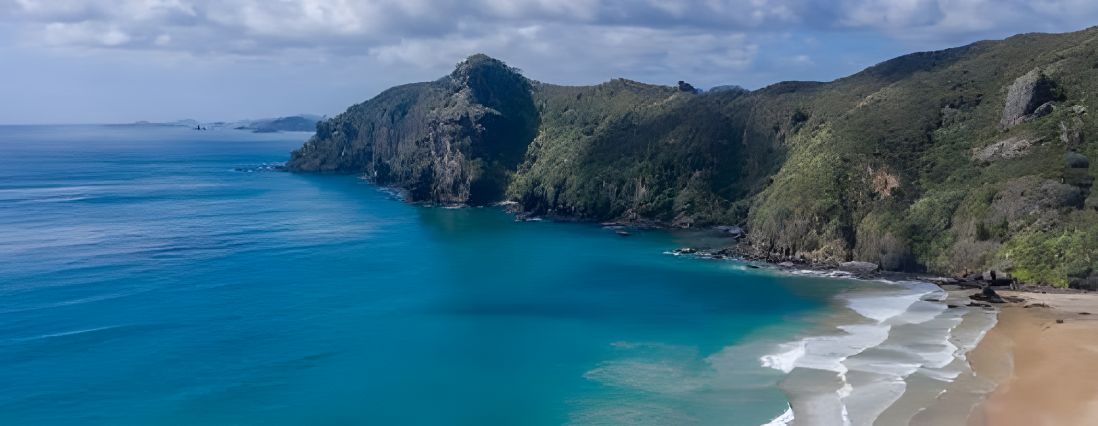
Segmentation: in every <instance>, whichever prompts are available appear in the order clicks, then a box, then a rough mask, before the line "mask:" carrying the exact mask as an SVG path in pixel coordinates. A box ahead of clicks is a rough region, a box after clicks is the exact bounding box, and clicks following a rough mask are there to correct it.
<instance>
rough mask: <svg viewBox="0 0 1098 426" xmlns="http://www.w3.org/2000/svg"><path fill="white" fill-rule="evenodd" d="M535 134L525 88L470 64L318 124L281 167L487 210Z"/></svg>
mask: <svg viewBox="0 0 1098 426" xmlns="http://www.w3.org/2000/svg"><path fill="white" fill-rule="evenodd" d="M536 132H537V110H536V108H535V107H534V103H533V99H532V97H531V88H530V83H529V81H527V80H526V78H525V77H523V76H522V75H520V74H519V73H518V72H517V71H516V70H514V69H512V68H510V67H508V66H506V65H505V64H504V63H503V62H500V61H498V60H495V59H492V58H489V57H487V56H484V55H474V56H472V57H470V58H469V59H467V60H465V61H464V62H462V63H461V64H459V65H458V66H457V68H456V69H455V70H454V72H453V73H451V74H450V75H449V76H447V77H445V78H443V79H441V80H438V81H434V82H429V83H419V84H412V85H406V86H400V87H396V88H393V89H390V90H388V91H385V92H383V93H382V94H380V95H378V96H377V97H375V98H373V99H371V100H369V101H366V102H364V103H362V104H359V105H356V106H353V107H351V108H350V109H348V110H347V112H345V113H343V114H340V115H339V116H336V117H335V118H332V119H331V120H328V121H324V122H321V123H320V124H319V125H318V126H317V133H316V135H315V136H314V137H313V138H312V139H310V140H309V141H308V142H306V143H305V145H304V146H302V147H301V148H300V149H298V150H297V151H294V152H293V154H292V155H291V157H290V161H289V162H288V163H287V165H286V167H287V168H288V169H289V170H293V171H329V172H344V173H359V174H362V175H363V176H364V177H366V178H367V179H369V180H371V181H373V182H376V183H378V184H382V185H395V186H399V187H401V188H404V189H406V190H407V192H408V194H409V196H410V197H411V199H412V200H413V201H432V202H440V203H454V204H463V203H470V204H486V203H491V202H495V201H499V200H501V199H502V198H503V195H504V191H505V189H506V187H507V183H508V179H509V175H510V174H511V173H512V172H513V171H514V169H515V168H516V167H517V166H518V164H519V162H521V161H522V158H523V155H524V154H525V152H526V147H527V145H529V143H530V141H531V140H533V138H534V134H535V133H536Z"/></svg>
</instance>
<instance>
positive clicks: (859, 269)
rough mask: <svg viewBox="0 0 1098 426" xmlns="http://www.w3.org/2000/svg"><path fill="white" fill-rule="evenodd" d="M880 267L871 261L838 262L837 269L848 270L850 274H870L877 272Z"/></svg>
mask: <svg viewBox="0 0 1098 426" xmlns="http://www.w3.org/2000/svg"><path fill="white" fill-rule="evenodd" d="M878 269H880V267H879V266H878V265H877V264H876V263H871V262H858V261H853V262H843V263H840V264H839V270H840V271H844V272H850V273H852V274H871V273H874V272H877V270H878Z"/></svg>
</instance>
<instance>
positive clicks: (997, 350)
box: [968, 291, 1098, 426]
mask: <svg viewBox="0 0 1098 426" xmlns="http://www.w3.org/2000/svg"><path fill="white" fill-rule="evenodd" d="M1000 294H1001V295H1003V296H1017V297H1021V298H1023V299H1025V302H1024V303H1017V304H1010V305H1008V306H1004V307H1002V309H1001V311H1000V314H999V321H998V323H997V324H996V326H995V327H994V328H992V330H991V331H990V332H988V334H987V336H985V338H984V339H983V340H982V341H981V342H980V344H979V345H978V346H977V348H976V349H975V350H974V351H973V352H972V353H971V354H970V357H969V361H970V362H971V364H972V367H973V369H974V370H975V371H976V374H977V375H979V376H981V377H983V378H985V379H987V380H991V381H993V382H996V383H998V386H997V387H996V388H995V390H994V391H992V392H991V394H990V395H988V397H987V399H986V400H985V401H984V402H983V403H982V404H980V405H979V406H977V407H976V408H975V410H973V412H972V413H971V416H970V417H969V420H968V424H969V425H970V426H980V425H990V426H999V425H1007V426H1010V425H1027V426H1033V425H1084V424H1098V318H1096V317H1098V295H1094V294H1039V293H1019V292H1010V291H1002V292H1000ZM1035 303H1043V304H1047V305H1048V306H1049V307H1047V308H1046V307H1030V308H1026V307H1024V306H1026V305H1032V304H1035ZM1084 313H1094V314H1095V315H1086V314H1084ZM1057 320H1063V322H1062V323H1057Z"/></svg>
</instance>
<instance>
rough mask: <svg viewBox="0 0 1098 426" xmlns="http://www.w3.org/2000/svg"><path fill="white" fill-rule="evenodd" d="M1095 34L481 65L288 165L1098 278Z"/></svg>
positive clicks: (425, 188) (338, 124)
mask: <svg viewBox="0 0 1098 426" xmlns="http://www.w3.org/2000/svg"><path fill="white" fill-rule="evenodd" d="M1096 37H1098V29H1089V30H1085V31H1081V32H1076V33H1069V34H1056V35H1050V34H1026V35H1019V36H1015V37H1011V38H1009V39H1006V40H1002V41H986V42H979V43H975V44H972V45H968V46H965V47H960V48H955V49H948V50H943V51H938V52H927V53H916V54H911V55H907V56H903V57H900V58H896V59H893V60H890V61H887V62H884V63H881V64H879V65H876V66H874V67H871V68H868V69H866V70H865V71H862V72H860V73H858V74H855V75H852V76H850V77H846V78H843V79H839V80H836V81H833V82H829V83H815V82H785V83H778V84H775V85H773V86H770V87H766V88H763V89H760V90H756V91H746V90H742V89H739V88H736V87H723V88H721V89H720V90H711V91H708V92H698V91H696V90H694V89H693V87H690V86H689V85H688V84H685V83H683V84H679V85H678V86H677V87H667V86H654V85H647V84H642V83H637V82H632V81H627V80H614V81H610V82H608V83H604V84H600V85H597V86H590V87H566V86H556V85H551V84H545V83H540V82H534V81H530V80H527V79H525V78H524V77H522V76H521V74H520V73H519V72H518V70H515V69H513V68H509V67H507V66H506V65H504V64H503V63H502V62H500V61H498V60H495V59H491V58H488V57H486V56H483V55H476V56H473V57H470V58H469V59H468V60H466V61H464V62H462V63H461V64H459V65H458V67H457V69H456V70H455V71H454V73H452V74H451V75H450V76H447V77H445V78H443V79H441V80H438V81H435V82H429V83H418V84H413V85H407V86H401V87H397V88H393V89H390V90H388V91H386V92H384V93H382V94H381V95H379V96H377V97H376V98H374V99H371V100H369V101H367V102H364V103H362V104H359V105H355V106H353V107H351V108H350V109H348V110H347V112H345V113H343V114H341V115H339V116H337V117H335V118H332V119H330V120H327V121H324V122H321V123H320V124H319V125H318V126H317V135H316V136H315V137H314V138H313V139H312V140H310V141H309V142H308V143H306V144H305V146H303V147H302V148H301V149H300V150H298V151H295V152H294V153H293V155H292V158H291V160H290V162H289V163H288V167H289V168H290V169H292V170H303V171H337V172H348V173H362V174H364V175H365V176H367V177H368V178H370V179H373V180H374V181H376V182H378V183H381V184H388V185H397V186H400V187H403V188H405V189H407V190H408V193H409V197H410V198H411V199H413V200H416V201H433V202H443V203H474V204H477V203H488V202H493V201H501V200H513V201H517V202H518V203H519V206H520V207H521V208H522V209H524V210H525V211H526V212H529V213H531V214H547V215H557V216H567V217H576V218H581V219H590V220H610V219H613V220H631V221H655V222H659V223H664V224H667V225H672V226H681V227H690V226H706V225H714V224H739V225H743V226H744V227H745V228H747V229H748V231H749V245H748V247H749V249H750V250H751V251H754V252H755V253H757V254H760V255H764V256H769V257H771V258H774V259H778V258H794V259H804V260H809V261H815V262H837V261H843V260H850V259H859V260H867V261H871V262H875V263H879V264H880V265H882V266H883V267H884V268H887V269H894V270H930V271H934V272H939V273H958V274H959V273H964V272H967V271H982V270H985V269H988V268H994V269H998V270H1002V271H1010V272H1011V273H1013V274H1014V276H1016V277H1018V278H1019V279H1022V280H1025V281H1028V282H1043V283H1050V284H1056V285H1068V284H1076V285H1092V286H1093V285H1096V284H1098V210H1096V209H1098V196H1096V195H1095V194H1094V192H1093V191H1091V185H1092V182H1093V180H1094V174H1095V171H1094V170H1093V169H1092V168H1091V167H1090V164H1089V159H1090V158H1095V156H1096V155H1098V143H1095V142H1093V141H1092V139H1093V138H1092V137H1091V136H1090V135H1095V134H1096V133H1095V131H1096V130H1098V129H1096V128H1095V126H1096V124H1095V122H1094V120H1093V118H1091V116H1090V115H1089V114H1088V112H1087V111H1088V110H1091V109H1093V108H1094V107H1095V105H1093V104H1094V103H1095V102H1096V101H1098V100H1096V99H1095V94H1091V93H1089V92H1090V91H1093V90H1094V87H1096V86H1095V82H1098V41H1096Z"/></svg>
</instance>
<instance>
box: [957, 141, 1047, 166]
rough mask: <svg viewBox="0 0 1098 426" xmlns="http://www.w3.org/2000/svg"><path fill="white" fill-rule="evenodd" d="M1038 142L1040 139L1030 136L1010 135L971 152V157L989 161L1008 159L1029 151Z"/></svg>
mask: <svg viewBox="0 0 1098 426" xmlns="http://www.w3.org/2000/svg"><path fill="white" fill-rule="evenodd" d="M1038 142H1040V139H1037V138H1034V137H1030V136H1011V137H1008V138H1006V139H1003V140H1001V141H998V142H995V143H993V144H991V145H988V146H985V147H983V148H982V149H977V150H975V151H974V152H973V153H972V159H973V160H976V161H980V162H985V163H990V162H993V161H997V160H1010V159H1014V158H1018V157H1021V156H1023V155H1025V154H1026V152H1027V151H1029V148H1030V147H1032V146H1033V145H1034V144H1036V143H1038Z"/></svg>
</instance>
